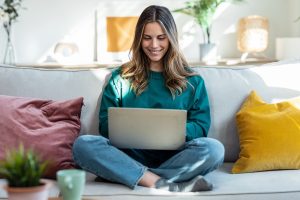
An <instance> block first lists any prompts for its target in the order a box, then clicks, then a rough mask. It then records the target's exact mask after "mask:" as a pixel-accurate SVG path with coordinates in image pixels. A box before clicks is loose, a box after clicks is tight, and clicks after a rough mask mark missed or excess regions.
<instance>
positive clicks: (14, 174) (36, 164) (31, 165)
mask: <svg viewBox="0 0 300 200" xmlns="http://www.w3.org/2000/svg"><path fill="white" fill-rule="evenodd" d="M46 166H47V162H46V161H44V162H41V161H40V159H39V158H38V156H37V154H35V153H34V152H33V151H32V150H25V149H24V147H23V145H20V146H19V148H17V149H13V150H10V151H8V152H7V153H6V157H5V159H4V160H2V161H1V162H0V175H1V176H2V177H4V178H5V179H7V182H8V185H9V187H32V186H38V185H40V184H41V183H40V179H41V177H42V175H43V173H44V172H45V170H46Z"/></svg>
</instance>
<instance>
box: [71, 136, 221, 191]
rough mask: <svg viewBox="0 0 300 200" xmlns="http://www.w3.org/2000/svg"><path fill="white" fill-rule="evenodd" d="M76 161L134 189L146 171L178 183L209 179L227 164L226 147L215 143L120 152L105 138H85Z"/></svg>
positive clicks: (75, 151) (77, 147) (205, 141)
mask: <svg viewBox="0 0 300 200" xmlns="http://www.w3.org/2000/svg"><path fill="white" fill-rule="evenodd" d="M73 157H74V160H75V163H76V164H77V165H79V166H80V167H81V168H82V169H84V170H86V171H89V172H91V173H93V174H95V175H97V176H99V177H101V178H104V179H106V180H109V181H112V182H117V183H122V184H124V185H127V186H128V187H130V188H132V189H133V188H135V186H136V185H137V184H138V182H139V181H140V179H141V178H142V177H143V175H144V173H145V171H146V170H149V171H151V172H153V173H155V174H157V175H159V176H161V177H163V178H166V179H170V180H171V181H174V182H182V181H187V180H190V179H192V178H193V177H195V176H197V175H205V174H207V173H209V172H211V171H213V170H215V169H216V168H218V167H219V166H220V165H221V164H222V163H223V159H224V147H223V145H222V144H221V143H220V142H219V141H217V140H215V139H212V138H197V139H194V140H191V141H189V142H186V143H185V145H184V146H183V147H182V148H181V149H180V150H174V151H163V150H139V149H118V148H116V147H114V146H112V145H111V144H110V142H109V140H108V139H107V138H105V137H102V136H96V135H82V136H80V137H78V138H77V140H76V141H75V143H74V145H73Z"/></svg>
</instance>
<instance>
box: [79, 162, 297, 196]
mask: <svg viewBox="0 0 300 200" xmlns="http://www.w3.org/2000/svg"><path fill="white" fill-rule="evenodd" d="M231 168H232V163H225V164H223V165H222V166H221V167H220V168H219V169H217V170H215V171H213V172H211V173H209V174H208V175H206V176H205V178H206V179H207V180H208V181H210V182H211V183H213V185H214V188H213V190H212V191H205V192H195V193H193V192H186V193H176V192H168V191H164V190H157V189H153V188H145V187H140V186H137V187H136V189H135V190H131V189H130V188H128V187H126V186H124V185H121V184H113V183H107V182H94V181H87V183H86V186H85V190H84V194H83V195H84V196H89V197H93V196H98V198H97V199H101V198H105V199H106V198H107V199H109V198H108V197H112V198H111V199H118V197H119V196H121V197H122V198H120V199H123V198H125V197H126V196H128V197H130V198H128V199H152V198H150V197H153V199H177V198H178V199H206V198H207V199H253V195H257V194H262V195H263V194H265V195H267V197H268V198H266V196H263V198H258V199H273V197H275V196H276V195H279V194H280V193H285V194H286V195H288V194H289V193H293V192H296V191H297V192H300V189H299V188H300V170H282V171H268V172H256V173H245V174H231V172H230V171H231ZM143 197H148V198H143ZM217 197H219V198H217ZM226 197H228V198H226ZM236 197H238V198H236ZM297 197H299V194H298V196H297ZM297 197H296V196H295V198H294V199H297ZM125 199H126V198H125ZM274 199H276V198H274ZM283 199H285V198H283Z"/></svg>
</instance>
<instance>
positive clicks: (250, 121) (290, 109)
mask: <svg viewBox="0 0 300 200" xmlns="http://www.w3.org/2000/svg"><path fill="white" fill-rule="evenodd" d="M236 120H237V127H238V132H239V140H240V155H239V159H238V160H237V161H236V163H235V164H234V166H233V168H232V173H245V172H254V171H265V170H279V169H300V98H299V97H298V98H294V99H290V100H287V101H284V102H280V103H276V104H268V103H265V102H264V101H263V100H262V99H261V98H260V97H259V96H258V95H257V94H256V92H254V91H252V92H251V94H250V95H249V97H248V98H247V99H246V101H245V103H244V104H243V106H242V108H241V110H240V111H239V112H238V113H237V115H236Z"/></svg>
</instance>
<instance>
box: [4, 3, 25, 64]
mask: <svg viewBox="0 0 300 200" xmlns="http://www.w3.org/2000/svg"><path fill="white" fill-rule="evenodd" d="M21 2H22V0H4V3H3V4H2V5H1V6H0V22H2V23H3V27H4V29H5V32H6V34H7V42H6V48H5V53H4V59H3V63H4V64H15V53H14V47H13V43H12V40H11V34H12V33H11V32H12V24H13V22H15V21H16V19H17V18H18V16H19V13H18V10H19V8H20V7H21Z"/></svg>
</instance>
